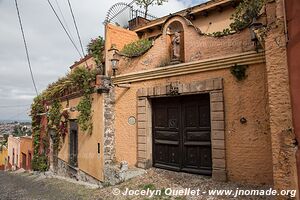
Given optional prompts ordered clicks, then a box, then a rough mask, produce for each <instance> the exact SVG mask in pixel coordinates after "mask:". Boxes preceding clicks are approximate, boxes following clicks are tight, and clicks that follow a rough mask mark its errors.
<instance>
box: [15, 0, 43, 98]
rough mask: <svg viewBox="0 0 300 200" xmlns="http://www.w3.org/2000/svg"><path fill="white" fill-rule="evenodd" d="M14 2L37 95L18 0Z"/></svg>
mask: <svg viewBox="0 0 300 200" xmlns="http://www.w3.org/2000/svg"><path fill="white" fill-rule="evenodd" d="M15 3H16V9H17V14H18V19H19V23H20V28H21V32H22V37H23V41H24V46H25V51H26V57H27V62H28V67H29V71H30V75H31V80H32V83H33V86H34V89H35V92H36V95H37V96H38V95H39V93H38V90H37V87H36V84H35V80H34V76H33V72H32V67H31V62H30V58H29V52H28V47H27V43H26V38H25V34H24V29H23V25H22V20H21V15H20V11H19V6H18V1H17V0H15Z"/></svg>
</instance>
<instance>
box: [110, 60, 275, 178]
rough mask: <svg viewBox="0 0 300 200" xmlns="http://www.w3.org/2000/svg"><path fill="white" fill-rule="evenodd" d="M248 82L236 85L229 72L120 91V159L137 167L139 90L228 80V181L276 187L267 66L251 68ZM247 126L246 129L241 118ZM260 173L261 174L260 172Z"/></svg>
mask: <svg viewBox="0 0 300 200" xmlns="http://www.w3.org/2000/svg"><path fill="white" fill-rule="evenodd" d="M247 75H248V77H247V79H246V80H245V81H243V82H239V83H238V82H236V80H235V78H234V77H233V76H232V75H231V73H230V70H229V69H223V70H217V71H209V72H204V73H198V74H192V75H185V76H177V77H172V78H164V79H157V80H152V81H144V82H137V83H132V84H131V88H130V89H122V88H116V107H115V109H116V111H117V112H116V124H115V126H116V127H115V128H116V159H117V161H118V162H120V161H123V160H126V161H128V162H129V164H130V165H136V163H137V126H136V125H129V124H128V122H127V121H128V118H129V117H130V116H134V117H137V116H136V115H137V114H136V113H137V90H138V89H139V88H149V87H154V86H163V85H167V84H168V83H170V82H176V81H179V82H180V83H190V82H193V81H201V80H206V79H210V78H217V77H222V78H223V79H224V103H225V122H226V125H225V137H226V138H225V141H226V147H225V148H226V160H227V163H226V165H227V170H228V179H229V180H230V181H237V182H247V183H254V184H272V182H273V179H272V156H271V155H272V152H271V143H270V130H269V121H268V109H267V108H268V103H267V89H266V87H267V86H266V72H265V65H263V64H258V65H253V66H250V67H249V69H248V71H247ZM241 117H245V118H246V119H247V121H248V122H247V124H244V125H242V124H241V123H240V118H241ZM258 169H259V170H258Z"/></svg>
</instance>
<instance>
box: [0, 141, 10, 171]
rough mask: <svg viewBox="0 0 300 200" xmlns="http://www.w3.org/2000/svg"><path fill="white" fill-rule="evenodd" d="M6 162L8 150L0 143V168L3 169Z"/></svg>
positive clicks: (5, 166)
mask: <svg viewBox="0 0 300 200" xmlns="http://www.w3.org/2000/svg"><path fill="white" fill-rule="evenodd" d="M7 164H8V151H7V147H6V146H1V145H0V170H5V169H6V168H7Z"/></svg>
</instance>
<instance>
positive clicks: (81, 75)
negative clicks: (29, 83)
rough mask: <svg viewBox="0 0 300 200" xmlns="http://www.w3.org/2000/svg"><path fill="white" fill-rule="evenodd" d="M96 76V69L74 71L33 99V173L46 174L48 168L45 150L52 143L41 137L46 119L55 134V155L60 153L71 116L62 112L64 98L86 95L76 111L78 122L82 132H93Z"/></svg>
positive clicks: (77, 69) (48, 126)
mask: <svg viewBox="0 0 300 200" xmlns="http://www.w3.org/2000/svg"><path fill="white" fill-rule="evenodd" d="M97 73H98V72H97V70H88V69H86V68H75V69H74V71H73V72H70V73H68V74H67V75H66V76H65V77H63V78H60V79H59V80H58V81H56V82H55V83H52V84H50V85H49V86H48V88H47V89H46V90H45V91H44V92H43V93H42V94H40V95H39V96H38V97H36V98H35V99H34V101H33V103H32V105H31V117H32V129H33V133H34V134H33V146H34V155H33V159H32V168H33V170H36V171H46V170H47V169H48V162H47V160H48V159H47V151H46V150H43V149H47V148H48V146H49V141H48V137H45V135H43V134H41V132H42V131H43V129H45V127H43V126H42V120H43V117H44V118H45V117H47V121H48V124H47V129H48V132H50V130H51V131H53V132H52V135H51V137H52V139H53V150H54V153H57V152H58V150H59V148H60V144H61V139H64V137H65V135H66V134H67V132H68V129H67V127H68V118H69V115H68V111H62V105H61V102H60V98H61V97H63V96H64V95H66V94H69V93H70V92H72V91H73V92H74V91H77V92H78V91H81V92H82V93H83V97H82V98H81V100H80V102H79V104H78V106H77V110H78V111H79V117H78V122H79V125H80V127H81V128H82V130H84V131H86V130H89V131H91V127H92V125H91V117H92V111H91V105H92V99H91V97H90V95H91V93H92V92H93V85H92V84H91V83H92V82H93V81H95V80H96V75H97ZM47 103H48V104H49V105H50V108H49V110H48V112H47V110H46V109H45V107H46V104H47ZM86 105H90V106H86ZM86 127H88V128H86ZM44 131H46V130H44ZM41 147H43V148H41Z"/></svg>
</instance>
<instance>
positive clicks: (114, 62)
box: [110, 54, 120, 76]
mask: <svg viewBox="0 0 300 200" xmlns="http://www.w3.org/2000/svg"><path fill="white" fill-rule="evenodd" d="M115 55H116V54H114V55H113V58H112V59H111V60H110V61H111V69H112V71H113V76H116V71H117V70H118V65H119V61H120V60H119V59H118V58H117V56H115Z"/></svg>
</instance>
